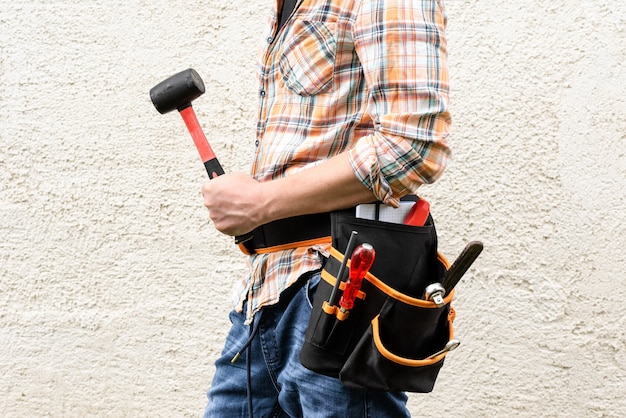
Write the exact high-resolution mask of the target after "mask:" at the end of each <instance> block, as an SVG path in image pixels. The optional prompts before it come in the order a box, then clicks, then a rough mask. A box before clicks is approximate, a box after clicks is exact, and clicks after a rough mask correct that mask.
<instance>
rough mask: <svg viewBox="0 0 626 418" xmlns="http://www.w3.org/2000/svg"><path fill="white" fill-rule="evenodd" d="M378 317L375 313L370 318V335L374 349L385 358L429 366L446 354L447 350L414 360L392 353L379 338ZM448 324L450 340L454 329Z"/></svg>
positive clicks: (408, 365) (399, 362)
mask: <svg viewBox="0 0 626 418" xmlns="http://www.w3.org/2000/svg"><path fill="white" fill-rule="evenodd" d="M378 317H379V316H378V315H377V316H376V317H375V318H374V319H372V337H373V339H374V344H375V345H376V349H377V350H378V352H379V353H380V355H381V356H383V357H384V358H386V359H387V360H389V361H392V362H394V363H397V364H400V365H402V366H407V367H424V366H430V365H431V364H435V363H437V362H439V361H441V360H442V359H443V358H444V357H445V356H446V355H447V354H448V352H445V353H441V354H439V355H438V356H436V357H433V358H427V359H423V360H414V359H410V358H406V357H400V356H398V355H396V354H393V353H392V352H391V351H389V350H387V348H385V346H384V345H383V342H382V340H381V339H380V330H379V326H378ZM448 325H449V331H450V333H449V335H450V336H449V338H448V341H450V340H451V339H453V338H454V329H453V327H452V323H451V322H449V323H448Z"/></svg>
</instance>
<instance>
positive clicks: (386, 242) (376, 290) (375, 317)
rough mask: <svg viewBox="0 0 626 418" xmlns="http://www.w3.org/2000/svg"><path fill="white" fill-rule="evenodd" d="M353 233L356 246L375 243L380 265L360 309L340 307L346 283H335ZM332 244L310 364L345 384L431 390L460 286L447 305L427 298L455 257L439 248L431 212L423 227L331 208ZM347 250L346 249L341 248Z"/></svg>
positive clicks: (307, 349) (307, 351)
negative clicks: (448, 256)
mask: <svg viewBox="0 0 626 418" xmlns="http://www.w3.org/2000/svg"><path fill="white" fill-rule="evenodd" d="M352 231H356V232H358V234H357V235H356V245H358V244H362V243H365V242H367V243H370V244H371V245H372V246H373V247H374V249H375V251H376V258H375V261H374V264H373V265H372V267H371V268H370V270H369V272H368V273H367V275H366V276H365V279H364V280H363V282H362V285H361V289H360V294H359V296H358V297H357V299H356V301H355V304H354V307H353V308H352V309H351V310H350V311H348V312H341V311H340V309H339V307H338V304H339V300H340V298H341V296H342V293H343V287H344V284H343V281H342V282H341V283H340V286H339V287H338V289H337V292H336V293H337V294H336V295H335V296H334V297H333V298H332V299H333V300H330V299H331V294H332V292H333V287H334V285H335V284H336V282H337V275H338V272H339V269H340V266H341V263H342V261H343V258H344V254H342V253H341V250H344V249H345V248H346V246H347V242H348V239H349V236H350V235H351V232H352ZM331 233H332V248H331V250H330V257H329V258H328V260H327V261H326V264H325V266H324V269H323V270H322V274H321V280H320V283H319V285H318V289H317V292H316V294H315V299H314V301H313V311H312V314H311V318H310V321H309V325H308V328H307V332H306V335H305V341H304V344H303V347H302V350H301V352H300V362H301V363H302V365H303V366H304V367H306V368H308V369H310V370H313V371H315V372H318V373H322V374H325V375H329V376H334V377H338V378H339V379H340V380H341V381H342V382H343V383H344V384H345V385H346V386H351V387H358V388H361V389H372V390H404V391H413V392H429V391H431V390H432V388H433V386H434V383H435V380H436V378H437V374H438V373H439V369H440V368H441V366H442V365H443V358H444V357H445V355H438V356H436V357H435V358H430V359H429V358H428V357H430V356H432V355H433V354H435V353H437V352H438V351H440V350H442V349H443V348H444V346H445V345H446V343H447V342H448V341H449V340H450V339H451V338H452V335H453V329H452V320H453V319H454V311H453V310H452V309H451V307H450V303H451V301H452V298H453V297H454V292H452V293H450V294H449V295H446V297H445V298H444V302H445V305H444V306H443V307H437V306H436V305H435V303H433V302H431V301H426V300H423V299H422V297H423V293H424V289H425V287H426V286H427V285H429V284H431V283H436V282H440V281H441V279H442V277H443V275H444V274H445V272H446V269H447V268H448V267H449V264H448V261H447V260H446V259H445V258H444V257H443V256H442V255H441V254H439V253H438V252H437V235H436V231H435V226H434V223H433V222H432V218H430V219H429V221H427V224H426V225H425V226H424V227H414V226H410V225H402V224H393V223H387V222H381V221H374V220H367V219H360V218H355V217H354V216H353V215H351V214H350V213H349V212H345V211H340V212H334V213H332V214H331ZM340 249H341V250H340Z"/></svg>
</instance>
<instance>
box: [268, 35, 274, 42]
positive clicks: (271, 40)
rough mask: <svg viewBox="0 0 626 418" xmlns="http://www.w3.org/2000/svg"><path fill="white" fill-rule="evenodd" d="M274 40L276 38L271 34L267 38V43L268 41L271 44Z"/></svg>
mask: <svg viewBox="0 0 626 418" xmlns="http://www.w3.org/2000/svg"><path fill="white" fill-rule="evenodd" d="M273 41H274V38H272V37H271V36H269V37H268V38H267V43H268V44H271V43H272V42H273Z"/></svg>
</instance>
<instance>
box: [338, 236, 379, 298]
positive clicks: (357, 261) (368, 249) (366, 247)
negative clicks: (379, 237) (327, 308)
mask: <svg viewBox="0 0 626 418" xmlns="http://www.w3.org/2000/svg"><path fill="white" fill-rule="evenodd" d="M375 257H376V252H375V251H374V247H372V246H371V245H370V244H367V243H366V244H361V245H359V246H358V247H356V248H355V249H354V252H353V253H352V257H351V258H350V276H349V277H348V280H347V281H346V288H345V290H344V291H343V295H342V296H341V299H340V300H339V306H340V307H341V310H342V311H348V310H350V309H352V307H353V306H354V300H355V299H356V295H357V293H358V292H359V290H360V289H361V283H362V282H363V278H365V275H366V274H367V272H368V271H369V269H370V268H371V267H372V264H374V258H375Z"/></svg>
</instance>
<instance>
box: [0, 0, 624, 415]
mask: <svg viewBox="0 0 626 418" xmlns="http://www.w3.org/2000/svg"><path fill="white" fill-rule="evenodd" d="M268 5H269V3H268V2H267V1H262V0H252V1H246V2H221V1H220V2H218V1H179V0H169V1H164V0H156V1H151V2H147V1H140V0H126V1H123V2H122V1H101V0H93V1H81V0H78V1H73V2H69V1H62V0H57V1H6V0H3V1H0V416H5V417H31V416H44V417H79V416H80V417H135V416H155V417H173V416H180V417H194V416H199V415H200V414H201V411H202V409H203V407H204V404H205V390H206V389H207V388H208V385H209V383H210V380H211V376H212V374H213V365H212V364H213V361H214V359H215V358H216V356H217V355H218V353H219V351H220V350H221V348H222V343H223V339H224V337H225V334H226V332H227V330H228V319H227V312H228V310H229V309H230V289H231V288H232V283H233V281H234V280H236V279H237V278H238V277H239V276H240V275H241V274H242V273H243V272H244V269H245V264H244V260H243V259H242V257H241V256H240V254H239V253H238V251H237V249H236V248H235V247H234V245H232V241H231V239H230V238H228V237H224V236H222V235H220V234H219V233H217V232H216V231H215V230H214V229H213V227H212V225H211V224H210V223H209V222H208V217H207V213H206V211H205V209H204V208H203V207H202V200H201V197H200V185H201V183H202V182H203V181H204V179H205V176H206V174H205V173H204V171H203V170H204V169H203V167H202V164H201V163H200V161H199V159H198V156H197V153H196V150H195V148H194V147H193V144H192V142H191V139H190V138H189V136H188V134H187V132H186V131H185V128H184V125H183V123H182V121H181V119H180V118H179V117H178V115H176V114H175V113H174V114H168V115H160V114H158V113H157V112H156V111H155V110H154V108H153V107H152V104H151V103H150V99H149V97H148V91H149V89H150V88H151V87H152V86H153V85H154V84H156V83H157V82H158V81H160V80H162V79H163V78H165V77H167V76H169V75H171V74H174V73H175V72H178V71H180V70H182V69H185V68H188V67H193V68H195V69H196V70H197V71H198V72H199V73H200V75H201V76H202V77H203V79H204V81H205V83H206V85H207V93H206V94H205V95H204V96H202V97H201V98H199V99H198V100H197V101H196V102H195V103H194V105H195V109H196V112H197V113H198V118H199V120H200V121H201V123H202V125H203V127H204V128H205V131H206V132H207V135H208V137H209V139H210V141H211V143H212V144H213V147H214V149H215V152H216V154H217V155H218V157H219V158H220V160H221V161H222V164H223V165H224V168H225V169H226V170H227V171H234V170H243V171H247V170H248V168H249V162H250V158H251V153H252V149H253V144H254V137H253V135H254V131H253V128H254V125H253V117H254V107H255V104H256V102H255V84H254V80H253V72H254V60H255V54H256V50H257V45H258V42H259V41H260V38H261V34H262V27H263V24H264V23H265V16H266V12H267V8H268ZM447 8H448V14H449V19H450V25H449V32H448V42H449V51H450V67H451V75H452V82H453V108H452V109H453V116H454V135H453V137H452V138H451V146H452V147H453V150H454V159H453V161H452V163H451V165H450V168H449V170H448V171H447V173H446V174H445V175H444V177H443V178H442V179H441V180H440V181H439V182H438V183H436V184H434V185H431V186H427V187H424V188H423V190H422V194H423V195H424V197H426V198H427V199H428V200H429V201H430V202H431V206H432V211H433V215H434V216H435V220H436V222H437V226H438V231H439V234H440V249H441V250H442V251H443V252H444V254H446V255H448V257H450V258H454V257H455V256H456V254H458V253H459V252H460V250H461V249H462V247H463V246H464V244H465V243H466V242H467V241H470V240H473V239H480V240H482V241H483V242H484V243H485V251H484V253H483V255H481V257H480V259H479V261H477V263H476V264H475V266H474V267H473V268H472V270H471V271H470V273H469V274H468V275H467V277H466V278H464V279H463V281H462V282H461V284H460V285H459V287H458V293H457V298H456V300H455V302H454V305H455V307H456V309H457V312H458V316H457V320H456V322H455V325H456V332H457V335H458V336H459V338H460V339H461V341H462V345H461V348H459V349H458V350H457V351H455V352H454V353H452V354H450V356H448V359H447V360H446V364H445V366H444V368H443V369H442V371H441V374H440V377H439V380H438V382H437V385H436V387H435V390H434V392H433V393H431V394H426V395H425V394H412V395H411V396H410V408H411V411H412V413H413V416H415V417H429V416H457V417H482V416H485V417H486V416H489V417H492V416H495V417H509V416H516V417H540V416H541V417H572V416H576V417H622V416H625V415H626V397H625V396H624V393H626V341H625V336H624V329H625V328H626V315H625V306H626V305H625V303H624V299H625V297H626V281H625V280H624V271H626V260H625V255H626V238H625V237H626V215H625V212H626V211H625V203H626V199H625V192H624V185H625V184H624V183H625V181H624V180H625V178H626V146H625V141H626V134H625V133H626V103H625V100H626V99H625V97H626V67H625V65H624V63H625V62H626V34H625V30H626V29H625V28H626V3H624V2H623V1H622V0H589V1H585V2H574V1H569V0H556V1H552V2H545V1H537V0H528V1H525V2H511V1H503V0H493V1H489V2H487V1H467V0H448V2H447Z"/></svg>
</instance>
